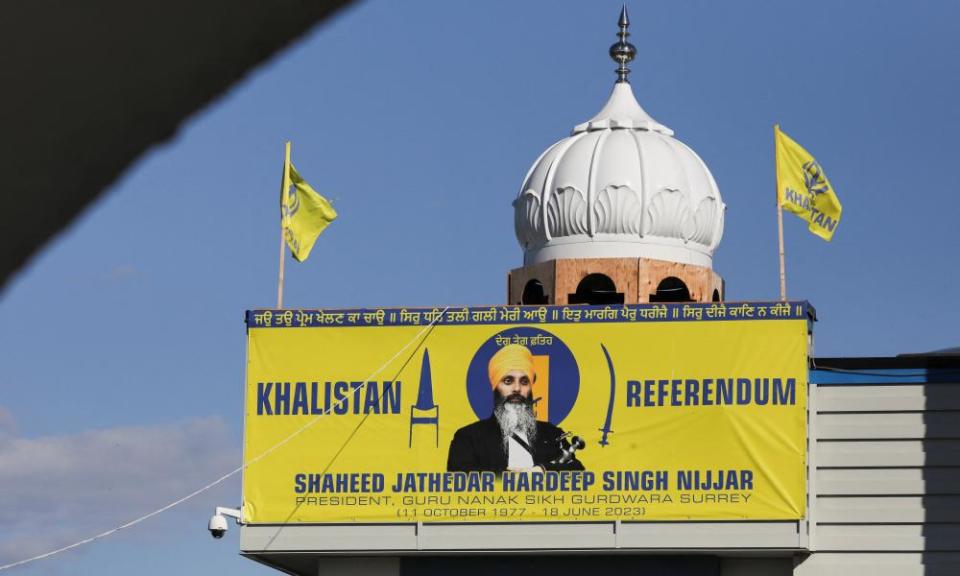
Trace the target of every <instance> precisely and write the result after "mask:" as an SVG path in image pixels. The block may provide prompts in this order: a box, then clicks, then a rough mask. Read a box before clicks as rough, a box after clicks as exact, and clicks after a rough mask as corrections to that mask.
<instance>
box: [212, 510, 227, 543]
mask: <svg viewBox="0 0 960 576" xmlns="http://www.w3.org/2000/svg"><path fill="white" fill-rule="evenodd" d="M207 530H209V531H210V535H211V536H213V537H214V538H217V539H220V538H223V535H224V534H226V533H227V530H229V526H227V519H226V518H224V517H223V516H222V515H220V514H214V515H213V516H211V517H210V523H209V524H208V525H207Z"/></svg>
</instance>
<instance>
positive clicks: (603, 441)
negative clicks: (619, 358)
mask: <svg viewBox="0 0 960 576" xmlns="http://www.w3.org/2000/svg"><path fill="white" fill-rule="evenodd" d="M600 348H601V349H602V350H603V355H604V356H606V357H607V368H609V369H610V403H609V404H607V419H606V420H605V421H604V422H603V428H601V429H600V431H601V432H603V436H601V437H600V445H601V446H606V445H607V444H609V443H610V441H609V440H607V435H608V434H613V430H611V429H610V424H612V423H613V401H614V399H615V398H616V396H617V375H616V374H615V373H614V371H613V360H611V359H610V353H609V352H607V347H606V346H604V345H603V343H602V342H601V343H600Z"/></svg>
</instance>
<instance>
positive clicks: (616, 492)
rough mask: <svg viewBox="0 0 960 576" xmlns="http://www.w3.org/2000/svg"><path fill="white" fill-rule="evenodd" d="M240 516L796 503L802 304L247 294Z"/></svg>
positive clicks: (802, 429) (669, 511)
mask: <svg viewBox="0 0 960 576" xmlns="http://www.w3.org/2000/svg"><path fill="white" fill-rule="evenodd" d="M247 325H248V362H247V383H246V401H245V412H246V414H245V443H244V461H245V463H246V465H247V468H246V470H245V472H244V489H243V514H244V520H245V521H246V522H248V523H323V522H388V523H389V522H414V521H429V522H436V521H443V522H458V521H466V522H499V521H504V522H516V521H524V522H528V521H596V520H617V519H621V520H631V521H636V520H761V519H762V520H770V519H799V518H802V517H803V516H804V514H805V445H806V397H807V332H808V327H807V326H808V323H807V308H806V304H804V303H773V304H754V303H748V304H736V305H733V304H669V305H665V304H658V305H633V306H571V307H562V306H544V307H522V308H521V307H491V308H461V309H456V310H449V309H443V310H440V309H430V310H425V309H413V310H411V309H403V310H399V309H372V310H371V309H362V310H327V311H324V310H310V311H285V312H283V313H278V312H276V311H251V312H248V314H247Z"/></svg>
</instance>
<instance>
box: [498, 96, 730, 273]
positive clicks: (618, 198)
mask: <svg viewBox="0 0 960 576" xmlns="http://www.w3.org/2000/svg"><path fill="white" fill-rule="evenodd" d="M672 136H673V131H672V130H670V129H669V128H667V127H666V126H664V125H662V124H660V123H658V122H657V121H656V120H654V119H653V118H651V117H650V116H649V115H648V114H647V113H646V112H645V111H644V110H643V108H641V107H640V105H639V104H638V103H637V100H636V98H634V96H633V91H632V90H631V89H630V84H628V83H627V82H618V83H617V84H615V85H614V88H613V93H612V94H611V95H610V99H609V100H608V101H607V104H606V105H605V106H604V107H603V110H601V111H600V113H599V114H597V115H596V116H594V117H593V118H592V119H590V120H589V121H588V122H585V123H583V124H581V125H579V126H577V127H576V128H574V130H573V134H571V135H570V137H569V138H565V139H563V140H561V141H559V142H557V143H556V144H554V145H553V146H551V147H550V148H548V149H547V150H546V152H544V153H543V154H541V155H540V158H538V159H537V161H536V162H534V164H533V166H532V167H531V168H530V171H529V172H528V173H527V177H526V178H525V179H524V182H523V186H522V187H521V188H520V194H519V195H518V197H517V199H516V200H514V202H513V206H514V214H515V219H514V223H515V227H516V233H517V240H518V241H519V242H520V246H521V247H522V248H523V250H524V264H525V265H529V264H536V263H539V262H545V261H548V260H556V259H562V258H631V257H642V258H652V259H656V260H666V261H670V262H678V263H681V264H694V265H697V266H705V267H708V268H709V267H712V262H713V251H714V249H715V248H716V247H717V245H718V244H719V243H720V238H721V236H723V212H724V209H725V206H724V204H723V200H722V199H721V198H720V191H719V190H718V189H717V184H716V182H714V180H713V176H712V175H711V174H710V171H709V170H708V169H707V166H706V165H705V164H704V163H703V161H702V160H701V159H700V157H699V156H697V154H696V153H695V152H694V151H693V150H691V149H690V148H688V147H687V146H686V145H685V144H683V143H682V142H680V141H679V140H676V139H674V138H673V137H672Z"/></svg>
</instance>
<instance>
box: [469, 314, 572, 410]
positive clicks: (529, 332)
mask: <svg viewBox="0 0 960 576" xmlns="http://www.w3.org/2000/svg"><path fill="white" fill-rule="evenodd" d="M514 335H518V336H525V337H527V338H530V337H531V336H550V337H552V338H553V344H538V345H535V346H531V345H528V346H527V348H529V349H530V352H532V353H533V354H534V355H536V356H539V355H548V356H550V396H549V403H550V404H549V406H547V413H548V414H549V415H550V423H551V424H559V423H560V422H562V421H563V419H564V418H566V417H567V414H569V413H570V410H572V409H573V405H574V403H576V401H577V395H578V394H579V393H580V367H579V366H577V360H576V359H575V358H574V357H573V353H572V352H570V349H569V348H567V345H566V344H564V343H563V342H562V341H561V340H560V338H558V337H557V336H556V335H554V334H551V333H550V332H547V331H546V330H541V329H539V328H508V329H507V330H503V331H501V332H497V333H496V334H494V335H493V336H491V337H490V339H489V340H487V341H486V342H484V343H483V345H482V346H480V348H479V349H478V350H477V353H476V354H474V355H473V360H471V361H470V367H469V368H468V369H467V399H469V400H470V407H471V408H473V411H474V413H476V415H477V418H480V419H484V418H489V417H490V415H491V414H493V392H492V391H491V390H490V379H489V377H488V376H487V366H488V365H489V364H490V358H491V357H493V355H494V354H495V353H496V351H497V350H499V349H500V346H497V342H496V339H497V337H498V336H503V337H505V338H513V336H514Z"/></svg>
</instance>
